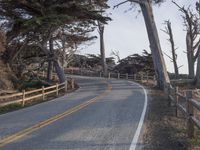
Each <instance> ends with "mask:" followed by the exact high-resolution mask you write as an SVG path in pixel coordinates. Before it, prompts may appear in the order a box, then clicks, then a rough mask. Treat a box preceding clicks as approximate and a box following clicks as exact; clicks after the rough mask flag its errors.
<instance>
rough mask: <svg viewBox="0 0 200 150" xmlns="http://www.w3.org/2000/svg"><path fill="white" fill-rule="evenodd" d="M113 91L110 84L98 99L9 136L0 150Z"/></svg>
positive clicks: (96, 98)
mask: <svg viewBox="0 0 200 150" xmlns="http://www.w3.org/2000/svg"><path fill="white" fill-rule="evenodd" d="M111 90H112V86H111V85H110V84H108V88H107V90H106V91H104V92H103V93H101V94H100V95H98V96H96V97H94V98H92V99H90V100H88V101H86V102H83V103H81V104H79V105H77V106H75V107H72V108H70V109H68V110H67V111H65V112H63V113H60V114H58V115H55V116H53V117H51V118H49V119H47V120H44V121H42V122H39V123H37V124H35V125H33V126H31V127H29V128H26V129H24V130H21V131H19V132H17V133H15V134H12V135H9V136H7V137H5V138H3V139H2V140H0V148H1V147H3V146H5V145H7V144H9V143H11V142H14V141H16V140H18V139H20V138H22V137H24V136H26V135H28V134H30V133H32V132H34V131H36V130H38V129H40V128H42V127H45V126H47V125H49V124H52V123H53V122H55V121H57V120H60V119H62V118H64V117H66V116H68V115H70V114H72V113H74V112H77V111H79V110H81V109H83V108H85V107H87V106H88V105H90V104H92V103H94V102H96V101H97V100H99V99H100V98H102V97H104V96H106V95H107V94H108V93H109V92H110V91H111Z"/></svg>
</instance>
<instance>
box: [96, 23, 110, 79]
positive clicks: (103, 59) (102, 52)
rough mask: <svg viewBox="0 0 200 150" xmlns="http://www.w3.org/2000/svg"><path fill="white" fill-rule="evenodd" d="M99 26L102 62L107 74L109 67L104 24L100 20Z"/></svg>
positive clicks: (104, 71)
mask: <svg viewBox="0 0 200 150" xmlns="http://www.w3.org/2000/svg"><path fill="white" fill-rule="evenodd" d="M98 27H99V36H100V52H101V63H102V67H103V73H104V76H107V74H108V68H107V64H106V57H105V44H104V26H103V25H102V24H101V23H100V22H98Z"/></svg>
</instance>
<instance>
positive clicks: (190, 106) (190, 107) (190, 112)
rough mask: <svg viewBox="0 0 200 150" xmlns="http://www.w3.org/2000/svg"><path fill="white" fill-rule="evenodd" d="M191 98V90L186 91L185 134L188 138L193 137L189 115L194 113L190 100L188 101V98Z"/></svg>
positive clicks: (192, 127) (192, 126)
mask: <svg viewBox="0 0 200 150" xmlns="http://www.w3.org/2000/svg"><path fill="white" fill-rule="evenodd" d="M191 98H192V91H187V92H186V101H187V108H186V110H187V114H188V117H187V134H188V137H189V138H193V137H194V134H195V133H194V124H193V122H192V120H191V117H192V116H193V115H194V110H193V106H192V104H191V102H190V101H189V99H191Z"/></svg>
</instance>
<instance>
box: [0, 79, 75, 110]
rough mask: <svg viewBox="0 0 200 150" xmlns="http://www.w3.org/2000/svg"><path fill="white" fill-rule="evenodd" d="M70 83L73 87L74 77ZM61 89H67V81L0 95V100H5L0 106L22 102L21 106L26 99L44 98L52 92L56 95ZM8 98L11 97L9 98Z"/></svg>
mask: <svg viewBox="0 0 200 150" xmlns="http://www.w3.org/2000/svg"><path fill="white" fill-rule="evenodd" d="M71 84H73V85H72V88H74V87H75V86H74V79H71ZM63 89H65V91H66V90H67V81H66V82H63V83H60V84H56V85H52V86H49V87H44V86H43V87H42V88H40V89H36V90H31V91H25V90H23V91H22V92H20V93H16V94H11V95H5V96H0V100H4V101H5V102H2V103H0V107H2V106H6V105H10V104H15V103H22V106H24V105H25V103H26V102H27V101H30V100H33V99H36V98H40V97H42V99H43V100H44V99H45V96H46V95H49V94H52V93H55V94H56V96H58V94H59V91H60V90H63ZM10 98H12V99H11V100H9V99H10ZM14 98H15V99H14Z"/></svg>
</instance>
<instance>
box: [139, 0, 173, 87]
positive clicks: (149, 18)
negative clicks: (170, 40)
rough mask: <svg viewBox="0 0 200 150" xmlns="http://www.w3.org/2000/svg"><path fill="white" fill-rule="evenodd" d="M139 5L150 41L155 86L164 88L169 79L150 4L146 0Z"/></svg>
mask: <svg viewBox="0 0 200 150" xmlns="http://www.w3.org/2000/svg"><path fill="white" fill-rule="evenodd" d="M140 7H141V10H142V14H143V16H144V21H145V24H146V29H147V33H148V38H149V42H150V49H151V52H152V57H153V63H154V68H155V74H156V80H157V86H158V87H159V88H161V89H164V87H165V84H166V83H170V80H169V76H168V73H167V69H166V65H165V61H164V58H163V55H162V51H161V47H160V41H159V37H158V33H157V28H156V24H155V21H154V16H153V10H152V4H151V2H150V1H149V0H146V1H144V2H143V3H140Z"/></svg>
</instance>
